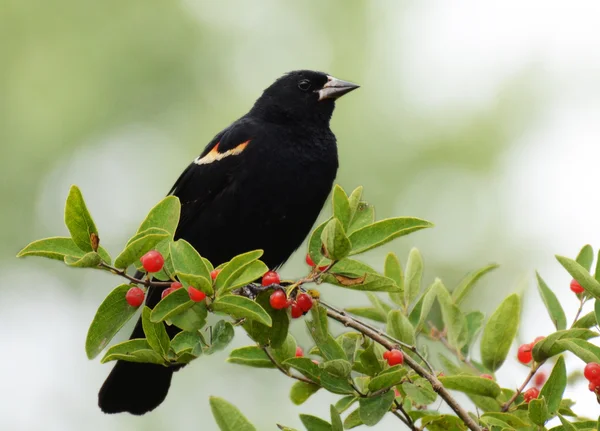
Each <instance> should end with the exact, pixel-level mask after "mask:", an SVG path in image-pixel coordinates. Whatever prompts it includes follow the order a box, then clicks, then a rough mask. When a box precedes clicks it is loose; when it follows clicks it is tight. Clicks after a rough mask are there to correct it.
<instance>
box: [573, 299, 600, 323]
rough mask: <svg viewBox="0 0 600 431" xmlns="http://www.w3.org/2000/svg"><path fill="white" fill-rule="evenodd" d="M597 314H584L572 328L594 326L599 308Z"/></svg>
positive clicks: (599, 314) (591, 312)
mask: <svg viewBox="0 0 600 431" xmlns="http://www.w3.org/2000/svg"><path fill="white" fill-rule="evenodd" d="M594 309H596V305H595V304H594ZM598 311H599V313H595V312H594V311H590V312H589V313H587V314H585V315H584V316H583V317H580V318H579V319H578V320H577V321H576V322H575V324H574V325H573V328H591V327H592V326H596V324H597V320H596V316H600V308H599V309H598Z"/></svg>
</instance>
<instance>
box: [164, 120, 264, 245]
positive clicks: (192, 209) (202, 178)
mask: <svg viewBox="0 0 600 431" xmlns="http://www.w3.org/2000/svg"><path fill="white" fill-rule="evenodd" d="M255 131H256V128H255V127H253V124H252V123H251V122H250V121H247V120H240V121H238V122H236V123H234V124H232V125H231V126H230V127H229V128H227V129H225V130H223V131H222V132H221V133H219V134H218V135H217V136H215V137H214V138H213V140H212V141H211V142H210V143H209V144H208V145H207V146H206V148H205V149H204V151H203V152H202V154H200V155H199V156H198V157H197V158H196V159H195V160H194V161H193V162H192V163H190V165H189V166H188V167H187V168H186V169H185V171H184V172H183V173H182V174H181V175H180V176H179V178H178V179H177V181H176V182H175V184H174V185H173V188H172V189H171V191H170V192H169V194H171V195H174V196H177V197H178V198H179V200H180V201H181V205H182V209H181V218H180V221H179V226H178V228H177V236H178V237H181V236H182V232H185V231H186V227H187V226H188V225H189V224H190V223H191V222H193V220H194V219H195V218H197V217H198V216H199V215H200V214H201V213H202V212H203V211H205V210H206V208H208V207H210V206H211V203H213V202H214V201H215V200H216V199H218V198H219V196H223V195H226V194H227V193H228V191H230V190H231V189H232V188H234V187H235V184H236V181H237V180H238V179H239V178H240V176H241V172H242V165H243V161H244V158H245V157H244V154H243V153H244V152H245V151H247V147H248V146H249V145H252V141H253V140H254V138H255V137H256V133H255Z"/></svg>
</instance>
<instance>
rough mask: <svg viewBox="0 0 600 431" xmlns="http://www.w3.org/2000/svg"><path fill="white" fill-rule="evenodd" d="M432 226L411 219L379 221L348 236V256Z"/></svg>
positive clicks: (428, 223)
mask: <svg viewBox="0 0 600 431" xmlns="http://www.w3.org/2000/svg"><path fill="white" fill-rule="evenodd" d="M432 226H433V224H432V223H430V222H428V221H425V220H421V219H418V218H413V217H397V218H389V219H384V220H380V221H378V222H375V223H373V224H370V225H367V226H365V227H363V228H361V229H358V230H356V231H354V232H352V233H351V234H350V237H349V238H350V242H351V243H352V252H351V253H350V254H359V253H364V252H365V251H367V250H371V249H372V248H375V247H379V246H380V245H383V244H385V243H387V242H389V241H391V240H393V239H395V238H398V237H401V236H404V235H408V234H409V233H411V232H416V231H418V230H421V229H425V228H428V227H432Z"/></svg>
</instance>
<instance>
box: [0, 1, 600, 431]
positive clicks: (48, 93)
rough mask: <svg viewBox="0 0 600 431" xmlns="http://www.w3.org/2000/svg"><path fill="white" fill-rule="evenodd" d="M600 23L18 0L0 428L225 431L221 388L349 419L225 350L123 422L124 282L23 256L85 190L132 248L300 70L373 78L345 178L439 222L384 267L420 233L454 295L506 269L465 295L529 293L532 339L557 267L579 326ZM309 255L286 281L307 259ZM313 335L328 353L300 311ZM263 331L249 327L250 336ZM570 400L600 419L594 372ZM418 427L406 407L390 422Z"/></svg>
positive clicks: (0, 25)
mask: <svg viewBox="0 0 600 431" xmlns="http://www.w3.org/2000/svg"><path fill="white" fill-rule="evenodd" d="M598 13H600V9H599V6H598V4H597V3H595V2H592V1H589V2H578V3H577V5H572V4H570V5H568V6H559V5H553V4H548V3H547V2H544V3H542V2H537V1H535V2H530V3H527V4H526V5H523V4H521V3H517V2H514V3H513V2H503V3H502V4H501V5H500V4H497V5H482V4H480V3H477V2H470V1H469V2H466V1H458V2H453V3H452V4H450V3H444V2H441V1H440V2H426V3H421V2H404V1H393V0H389V1H384V0H373V1H369V2H367V1H352V2H350V1H342V0H336V1H328V2H322V1H318V0H310V1H304V2H278V1H275V0H260V1H258V0H257V1H254V2H242V1H238V2H227V1H224V2H208V1H199V0H182V1H172V0H169V1H167V0H156V1H153V2H148V1H141V0H130V1H127V2H122V1H114V0H109V1H104V2H78V1H73V0H55V1H53V2H42V1H33V0H2V2H1V3H0V148H1V153H0V154H1V155H2V157H0V172H1V175H2V181H1V183H0V193H1V194H0V202H2V210H1V212H0V222H1V224H2V226H3V228H2V229H1V231H0V234H1V239H2V241H0V270H1V271H2V282H0V283H1V284H0V294H1V297H0V337H1V338H0V339H1V340H2V344H3V347H2V355H0V387H2V391H1V394H2V395H0V400H1V401H2V402H0V428H1V429H7V430H9V429H10V430H37V429H44V430H71V429H73V430H74V429H82V427H85V429H89V430H106V429H114V430H131V429H145V430H163V429H167V428H169V429H184V428H185V429H203V430H215V429H216V425H214V422H213V421H212V418H211V417H210V410H209V407H208V396H209V395H218V396H222V397H224V398H226V399H228V400H229V401H231V402H234V403H235V404H236V405H238V407H240V409H241V410H242V411H243V412H244V413H245V414H246V415H247V416H248V417H249V418H250V419H251V420H252V421H253V422H254V423H255V424H256V425H257V427H258V428H259V429H265V430H267V429H275V425H274V424H275V423H284V424H287V425H291V426H294V425H296V426H299V420H298V413H301V412H304V413H312V414H317V415H321V416H324V417H325V416H327V415H328V413H327V412H328V410H329V407H328V405H329V403H330V402H331V401H332V400H333V399H335V398H334V397H331V396H329V395H327V394H324V393H319V394H317V395H315V396H314V397H313V398H311V399H310V400H309V401H308V402H307V403H306V404H305V405H303V406H301V407H296V406H293V405H292V404H291V402H289V401H287V400H286V399H284V398H285V396H286V395H287V392H288V391H289V387H290V386H291V382H290V381H289V380H287V379H286V378H285V377H283V376H281V375H278V374H277V373H276V372H274V371H271V370H255V369H246V368H243V367H240V366H236V365H230V364H227V363H225V362H224V360H225V358H226V353H225V352H224V353H222V354H218V355H215V356H213V357H210V358H208V357H207V358H202V359H201V360H199V361H197V362H195V363H194V364H193V365H192V366H191V367H189V368H186V369H185V370H184V371H183V372H181V373H177V374H176V375H175V378H174V380H173V385H172V389H171V392H170V394H169V397H168V398H167V400H166V402H165V403H164V404H163V405H162V406H161V407H160V408H159V409H158V410H156V411H155V412H153V413H151V414H148V415H146V416H144V417H141V418H139V417H132V416H128V415H119V416H106V415H103V414H101V413H100V411H99V410H98V408H97V407H96V394H97V389H98V388H99V387H100V385H101V383H102V381H103V380H104V378H105V376H106V375H107V374H108V371H109V369H110V367H111V366H112V365H109V364H107V365H100V364H99V362H98V361H88V360H87V359H86V357H85V353H84V348H83V346H84V340H85V333H86V330H87V325H88V324H89V322H90V321H91V319H92V317H93V314H94V312H95V309H96V307H97V306H98V304H99V303H100V302H101V300H102V298H103V297H104V296H105V295H106V294H107V293H108V292H109V291H110V289H111V288H112V287H113V286H114V285H116V283H117V282H118V281H117V280H116V279H114V278H112V277H109V276H108V275H106V274H100V275H98V274H95V273H93V272H90V271H79V270H71V269H67V268H65V267H61V266H60V265H58V264H57V263H56V262H46V261H42V260H36V259H24V260H21V261H17V260H16V259H15V258H14V256H15V254H16V253H17V251H18V250H19V249H20V248H21V247H22V246H24V245H26V244H27V243H28V242H30V241H32V240H34V239H37V238H41V237H45V236H54V235H64V234H65V233H66V228H65V227H64V224H63V221H62V216H63V215H62V209H63V205H64V199H65V198H66V195H67V192H68V187H69V185H70V184H78V185H79V186H80V187H81V189H82V190H83V193H84V195H85V197H86V200H87V202H88V205H89V208H90V210H91V212H92V214H93V216H94V217H95V220H96V224H97V225H98V227H99V229H100V233H101V235H102V240H103V244H104V246H105V247H107V248H108V249H109V250H110V251H111V252H112V253H116V252H118V251H119V247H121V246H122V245H123V244H124V242H125V241H126V239H127V238H128V236H129V235H130V234H132V233H133V232H134V231H135V229H136V227H137V225H138V223H139V221H140V220H141V218H142V217H143V215H144V214H145V213H146V212H147V211H148V209H149V208H150V207H152V205H153V204H154V203H155V202H157V201H158V200H159V199H160V198H161V197H162V196H164V194H165V193H166V192H167V191H168V190H169V188H170V186H171V184H172V183H173V181H174V180H175V179H176V178H177V176H178V174H179V173H180V171H181V170H182V169H183V168H184V167H185V166H187V164H188V163H189V161H190V160H192V159H193V158H194V157H196V156H197V155H198V154H199V153H200V152H201V150H202V149H203V147H204V145H205V144H206V143H207V142H208V141H209V140H210V139H211V138H212V136H213V135H214V134H216V133H217V132H218V131H219V130H220V129H222V128H223V127H225V126H227V125H228V124H229V123H230V122H231V121H233V120H235V119H236V118H238V117H239V116H241V115H243V114H244V113H245V112H246V111H247V110H248V109H249V108H250V106H251V105H252V103H253V101H254V100H255V99H256V98H257V97H258V96H259V95H260V93H261V91H262V90H263V89H264V88H266V87H267V86H268V85H269V84H270V83H271V82H272V81H273V80H274V79H275V78H277V77H278V76H280V75H281V74H283V73H284V72H287V71H289V70H294V69H304V68H308V69H317V70H323V71H326V72H328V73H331V74H333V75H335V76H336V77H339V78H341V79H346V80H350V81H353V82H356V83H359V84H360V85H361V89H360V90H358V91H356V92H354V93H352V94H351V95H349V96H347V97H345V98H343V99H342V100H340V102H339V103H338V106H337V109H336V112H335V114H334V118H333V121H332V129H333V131H334V132H335V133H336V135H337V137H338V143H339V150H340V163H341V168H340V171H339V175H338V182H339V183H340V184H341V185H342V186H343V187H344V188H345V189H346V191H351V190H352V189H353V188H354V187H356V186H358V185H363V186H364V187H365V196H366V198H367V199H368V200H369V201H370V202H371V203H373V204H374V205H375V207H376V209H377V215H378V217H380V218H383V217H388V216H392V215H410V216H417V217H422V218H425V219H428V220H431V221H433V222H434V223H435V224H436V227H435V228H434V229H431V230H428V231H423V232H419V233H416V234H414V235H411V236H409V237H407V238H404V239H402V240H398V241H396V242H394V243H392V244H391V245H389V246H387V247H384V249H385V250H382V251H381V252H378V253H371V254H367V255H366V256H365V260H366V261H368V262H369V263H371V264H373V265H375V266H376V267H379V268H380V267H381V266H382V262H383V256H384V254H385V252H387V251H388V250H392V251H395V252H397V253H398V254H399V255H400V256H401V257H402V260H403V261H405V256H406V255H407V253H408V251H409V250H410V248H411V247H413V246H416V247H418V248H420V249H421V251H422V254H423V256H424V260H425V267H426V282H428V283H429V282H431V281H432V280H433V278H434V277H441V278H442V280H443V281H444V282H445V284H446V285H447V286H449V287H453V286H454V285H455V284H456V283H457V282H458V280H459V279H460V278H461V277H462V276H463V275H464V274H465V273H466V272H468V271H469V270H472V269H475V268H477V267H480V266H482V265H485V264H487V263H490V262H497V263H500V264H501V265H502V266H501V268H500V269H499V270H497V271H496V272H494V273H493V275H491V276H489V277H488V278H486V279H485V281H484V282H483V283H481V284H480V285H479V289H478V291H477V292H476V294H474V295H473V297H472V298H470V300H469V301H468V303H467V305H466V307H467V308H469V307H470V308H480V309H483V310H484V311H485V312H487V313H489V312H490V311H491V310H493V309H494V308H495V306H496V305H497V304H498V303H499V301H500V299H501V298H502V297H504V296H505V295H506V294H507V293H508V292H511V291H519V292H523V293H524V313H523V316H522V319H523V321H524V326H523V329H522V330H521V333H520V335H519V337H520V338H521V339H522V340H531V339H533V338H534V337H535V336H537V335H543V334H546V333H548V332H549V331H550V320H549V319H548V317H547V315H546V314H545V311H544V309H543V306H542V305H541V304H540V301H539V298H538V297H537V293H536V291H535V289H531V290H530V289H528V286H530V285H532V277H531V276H532V273H533V270H534V268H537V269H539V270H540V271H541V272H542V275H544V277H545V278H546V280H547V281H548V282H549V284H550V285H551V287H553V288H554V289H555V290H557V291H558V294H559V298H561V300H562V301H563V303H564V306H565V308H566V310H567V313H568V315H570V316H571V318H572V315H573V312H574V310H575V308H576V301H575V299H574V298H573V297H572V295H571V294H570V292H569V291H568V287H567V286H568V282H569V277H568V275H567V274H566V273H564V272H563V271H561V270H560V269H559V267H558V264H557V263H555V261H554V259H553V255H554V254H555V253H560V254H566V255H571V256H574V255H575V254H576V253H577V251H578V249H579V247H580V246H581V245H583V244H584V243H585V242H591V243H592V244H594V242H595V243H596V244H597V245H598V244H600V241H598V236H599V234H600V228H599V224H598V212H599V209H600V202H599V200H598V196H597V194H595V193H594V190H595V185H596V184H598V181H600V171H599V170H598V169H597V160H598V159H599V158H600V150H599V148H600V146H599V139H600V122H599V121H598V113H599V112H600V81H599V80H598V76H599V72H600V60H599V57H598V56H597V55H596V54H597V53H598V52H600V33H598V31H597V21H596V19H595V17H597V16H598ZM325 211H326V212H327V211H329V208H326V210H325ZM304 253H305V251H304V250H300V251H299V252H298V253H297V254H296V255H295V256H294V257H293V258H292V259H291V260H290V262H289V263H288V264H287V265H286V266H285V267H284V269H283V275H284V276H286V277H293V276H299V275H302V274H303V273H304V271H306V267H305V265H304V263H303V257H304ZM323 294H324V295H326V298H327V300H328V301H330V302H332V303H336V304H338V305H340V306H349V305H360V304H364V303H366V298H365V297H364V296H363V295H361V294H352V293H348V292H346V291H343V290H341V289H337V288H332V287H324V288H323ZM569 313H570V314H569ZM341 330H342V328H337V331H341ZM125 332H127V331H125ZM294 333H295V335H296V336H297V338H298V339H299V341H300V344H301V345H304V346H305V347H308V339H307V335H306V333H305V329H304V325H303V323H302V322H296V323H295V326H294ZM126 335H127V334H123V335H122V337H125V336H126ZM247 342H248V341H247V339H245V336H244V335H243V334H241V333H240V334H239V336H238V337H236V340H235V343H234V345H244V344H247ZM569 365H570V366H571V368H572V369H575V368H577V367H580V364H578V363H576V362H572V363H570V364H569ZM525 373H526V370H525V369H524V367H521V366H518V365H516V364H514V363H509V364H507V365H506V366H505V367H504V369H503V371H501V372H500V373H499V377H500V380H501V381H502V382H503V383H504V384H505V385H507V386H511V385H512V386H514V385H516V384H517V382H520V381H521V380H522V379H523V376H524V375H525ZM570 390H571V391H573V393H575V392H577V391H578V392H579V393H580V394H585V396H580V397H577V398H579V399H580V400H581V402H582V403H583V404H582V407H580V411H581V412H586V413H587V414H588V415H590V416H594V414H597V413H598V412H597V409H598V406H597V404H595V403H594V400H593V399H592V398H593V397H592V396H591V395H589V394H587V393H586V392H582V391H585V388H584V387H583V385H579V386H577V387H574V388H572V389H570ZM432 407H433V408H438V407H439V406H438V405H436V406H432ZM442 408H443V407H442ZM397 426H398V425H397V423H396V421H394V420H393V419H388V420H385V421H384V422H382V423H381V424H380V425H379V426H378V429H392V428H393V429H397Z"/></svg>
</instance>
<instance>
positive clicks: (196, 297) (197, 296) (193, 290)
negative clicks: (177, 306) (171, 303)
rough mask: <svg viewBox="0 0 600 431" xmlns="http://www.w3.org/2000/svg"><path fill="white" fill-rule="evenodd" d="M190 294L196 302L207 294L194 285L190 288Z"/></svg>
mask: <svg viewBox="0 0 600 431" xmlns="http://www.w3.org/2000/svg"><path fill="white" fill-rule="evenodd" d="M188 295H190V299H191V300H192V301H194V302H200V301H203V300H204V298H206V294H205V293H204V292H202V291H200V290H198V289H196V288H195V287H192V286H190V287H189V288H188Z"/></svg>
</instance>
